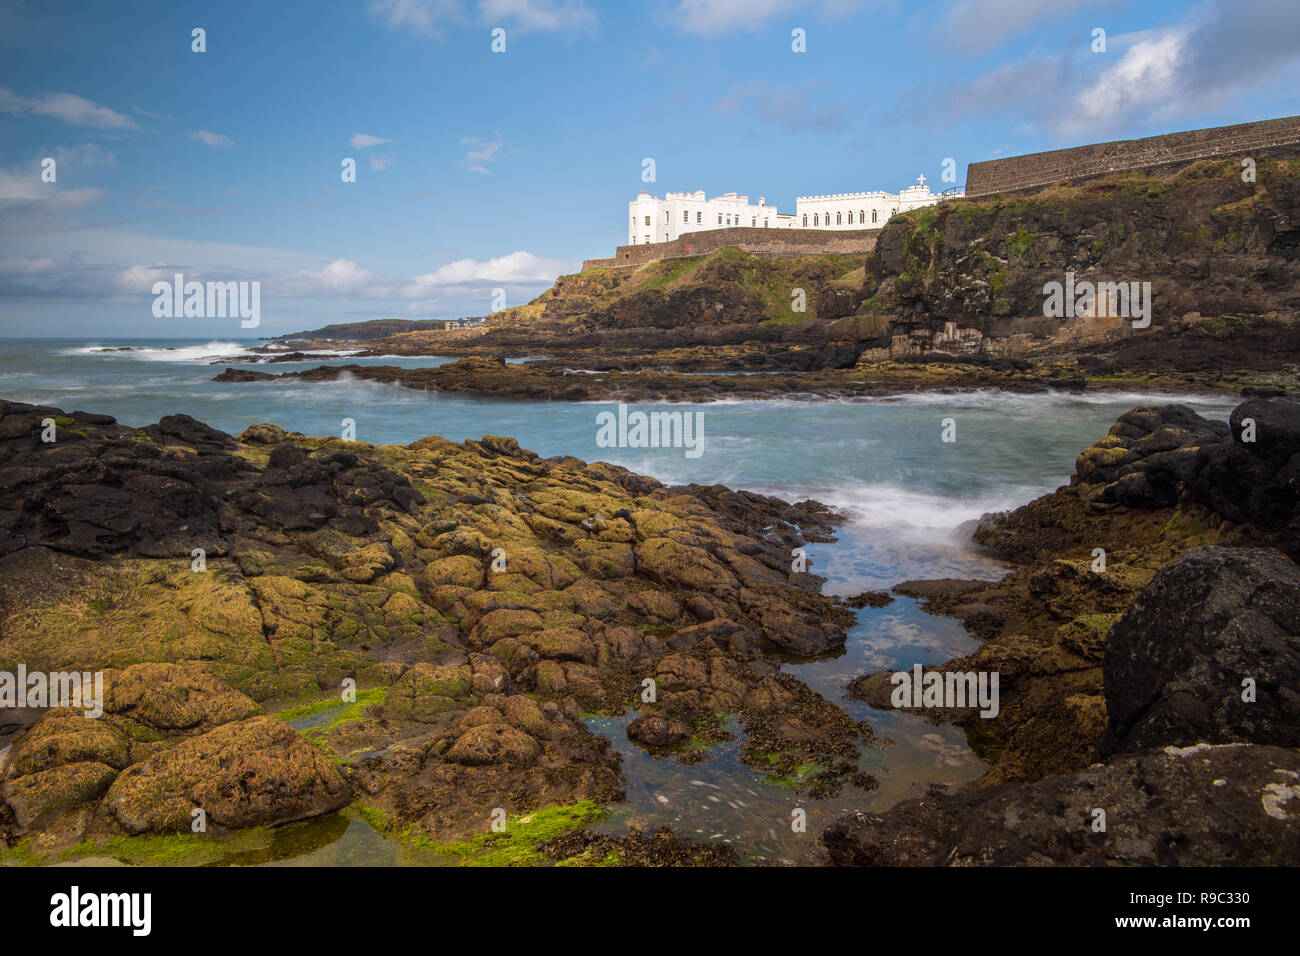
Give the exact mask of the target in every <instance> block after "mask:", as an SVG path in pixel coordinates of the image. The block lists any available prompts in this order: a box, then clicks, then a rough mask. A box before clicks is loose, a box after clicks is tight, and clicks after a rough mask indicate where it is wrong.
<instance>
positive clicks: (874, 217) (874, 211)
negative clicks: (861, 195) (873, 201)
mask: <svg viewBox="0 0 1300 956" xmlns="http://www.w3.org/2000/svg"><path fill="white" fill-rule="evenodd" d="M871 221H872V222H875V221H876V210H875V209H873V210H871Z"/></svg>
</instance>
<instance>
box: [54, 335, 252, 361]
mask: <svg viewBox="0 0 1300 956" xmlns="http://www.w3.org/2000/svg"><path fill="white" fill-rule="evenodd" d="M250 349H251V346H248V345H244V344H241V343H239V342H222V341H218V340H213V341H211V342H208V343H207V344H206V345H176V346H154V347H150V346H142V345H137V346H113V345H83V346H79V347H77V348H70V349H60V350H59V354H60V355H97V356H113V357H118V358H129V359H135V360H136V361H140V362H211V361H213V360H214V359H229V358H237V357H240V356H245V355H255V353H253V352H251V351H250Z"/></svg>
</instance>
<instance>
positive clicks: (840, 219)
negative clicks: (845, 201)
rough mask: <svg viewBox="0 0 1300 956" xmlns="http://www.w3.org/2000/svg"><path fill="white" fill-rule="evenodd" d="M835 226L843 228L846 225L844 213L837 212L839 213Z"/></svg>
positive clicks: (836, 216)
mask: <svg viewBox="0 0 1300 956" xmlns="http://www.w3.org/2000/svg"><path fill="white" fill-rule="evenodd" d="M835 225H837V226H842V225H844V216H843V214H842V213H838V212H837V213H836V214H835Z"/></svg>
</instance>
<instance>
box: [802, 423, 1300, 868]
mask: <svg viewBox="0 0 1300 956" xmlns="http://www.w3.org/2000/svg"><path fill="white" fill-rule="evenodd" d="M1297 421H1298V418H1297V407H1296V406H1295V405H1294V404H1292V403H1290V402H1287V401H1279V400H1252V401H1249V402H1245V403H1243V404H1242V405H1240V406H1238V408H1237V409H1236V410H1234V412H1233V413H1232V416H1231V424H1230V425H1221V424H1219V423H1213V422H1209V421H1206V420H1205V419H1203V418H1201V417H1200V416H1198V415H1196V414H1195V413H1193V412H1192V411H1191V410H1190V409H1187V408H1185V407H1181V406H1168V407H1164V408H1143V409H1136V410H1134V411H1132V412H1129V413H1127V414H1126V415H1124V416H1122V417H1121V418H1120V420H1119V421H1118V422H1117V423H1116V425H1115V426H1114V427H1113V428H1112V429H1111V432H1110V434H1109V435H1108V436H1107V437H1106V438H1105V439H1103V440H1102V441H1100V442H1098V443H1097V444H1095V445H1093V446H1092V447H1090V448H1089V449H1087V450H1086V451H1084V453H1083V454H1082V455H1080V457H1079V461H1078V465H1077V468H1076V474H1075V477H1074V479H1073V480H1072V482H1071V484H1069V485H1067V486H1065V487H1062V488H1060V489H1058V490H1057V491H1055V492H1053V493H1052V494H1050V495H1046V496H1044V497H1042V498H1039V499H1037V500H1036V501H1034V502H1031V503H1030V504H1028V505H1026V506H1024V507H1023V508H1019V509H1017V510H1016V511H1014V512H1010V513H1008V514H1003V515H991V516H986V517H985V518H984V519H983V520H982V521H981V523H980V525H979V527H978V529H977V530H976V532H975V535H976V538H977V539H978V540H980V541H983V542H984V543H986V544H990V545H994V546H997V547H999V548H1000V549H1001V550H1002V551H1003V552H1004V553H1007V554H1008V555H1010V556H1012V557H1014V558H1015V559H1016V560H1017V561H1019V562H1023V564H1024V566H1023V567H1022V568H1020V569H1018V570H1016V571H1013V572H1012V573H1011V574H1010V575H1008V576H1007V577H1006V578H1004V579H1003V580H1002V581H999V582H996V583H989V582H977V581H965V582H963V581H940V582H909V583H907V584H904V585H900V586H899V587H898V588H897V589H896V590H898V591H900V592H901V593H905V594H911V595H913V596H916V597H921V598H924V599H926V601H927V607H928V609H929V610H932V611H934V612H937V613H943V614H950V615H952V616H955V617H958V618H959V619H961V620H962V621H963V622H964V623H966V625H967V627H968V628H970V629H971V630H972V632H974V633H975V634H977V635H978V636H980V637H982V638H983V639H984V644H983V646H981V647H980V648H979V649H978V650H976V651H975V652H974V653H973V654H971V655H969V656H968V657H966V658H964V659H962V660H959V661H951V662H949V663H948V664H946V665H943V666H942V667H940V668H936V669H937V670H939V671H941V672H968V671H983V672H996V673H999V674H1000V677H1001V710H1000V713H999V715H998V717H997V718H996V719H991V720H985V719H982V718H980V717H979V716H978V714H977V713H976V712H974V711H972V710H969V709H967V710H962V711H956V710H950V711H942V710H938V711H936V710H928V711H921V712H923V713H925V714H926V715H927V716H929V717H930V718H931V719H935V720H947V721H952V722H954V723H959V724H961V725H962V726H963V727H965V729H966V730H967V734H968V739H969V740H970V741H971V744H972V746H974V747H975V748H976V750H977V751H978V752H980V753H981V755H982V756H984V757H985V759H986V760H987V761H988V763H989V770H988V772H987V773H986V775H985V778H984V779H983V780H982V781H981V786H978V787H974V788H970V789H968V790H966V791H964V792H958V793H949V792H944V791H942V790H936V791H934V792H932V793H931V794H930V795H928V796H927V797H925V798H923V799H919V800H911V801H906V802H904V803H902V804H899V805H898V806H896V807H894V808H893V809H891V810H889V811H887V812H886V813H883V814H874V815H873V814H856V815H854V816H852V817H848V818H845V819H843V820H841V821H838V822H837V823H836V824H834V825H833V826H832V827H831V828H830V829H829V830H828V831H827V832H826V834H825V840H826V844H827V846H828V847H829V848H830V850H831V855H832V859H833V861H835V862H838V863H849V864H925V865H946V864H952V865H960V864H1021V863H1046V862H1055V863H1071V864H1094V863H1124V864H1152V865H1154V864H1160V865H1165V864H1190V865H1221V864H1261V865H1262V864H1277V863H1283V862H1291V861H1293V860H1294V858H1295V854H1296V852H1297V849H1300V834H1298V831H1300V816H1298V815H1297V814H1296V813H1295V811H1294V810H1291V809H1288V806H1287V804H1288V801H1290V800H1291V799H1292V798H1293V797H1295V796H1300V773H1297V769H1298V768H1297V765H1296V762H1295V761H1296V752H1297V751H1296V749H1295V748H1296V747H1297V745H1300V735H1298V734H1297V727H1300V720H1298V719H1297V718H1298V717H1300V695H1298V694H1297V691H1296V686H1297V683H1298V678H1300V637H1297V635H1300V571H1297V568H1296V565H1295V564H1294V563H1293V561H1292V560H1291V559H1290V558H1288V557H1287V556H1286V555H1285V554H1283V553H1281V552H1280V551H1278V550H1272V549H1266V548H1260V547H1251V546H1252V545H1258V544H1261V543H1273V544H1276V545H1277V546H1278V547H1283V548H1286V549H1287V550H1288V551H1290V552H1292V553H1293V554H1294V551H1295V546H1296V540H1297V539H1296V537H1295V535H1294V529H1295V527H1296V519H1297V504H1298V502H1297V496H1296V491H1297V485H1296V481H1295V478H1294V476H1295V475H1296V474H1297V471H1296V466H1297V461H1300V459H1297V453H1296V444H1295V437H1294V436H1295V434H1296V431H1297V429H1296V423H1297ZM1261 425H1267V432H1268V435H1269V437H1268V439H1267V440H1266V441H1265V440H1262V439H1261V435H1262V434H1263V433H1262V432H1260V431H1259V428H1260V426H1261ZM1250 438H1253V439H1254V440H1253V441H1252V440H1249V439H1250ZM1228 545H1231V546H1228ZM1098 549H1100V550H1098ZM927 670H929V668H927ZM889 690H890V685H889V682H888V675H887V674H873V675H865V676H863V677H861V678H858V679H857V680H855V681H854V682H853V683H852V684H851V685H850V694H851V695H853V696H857V697H860V698H863V699H866V700H868V701H870V702H872V703H873V704H874V705H875V706H878V707H889V706H891V702H890V697H889ZM1096 760H1104V761H1105V762H1104V763H1100V764H1099V763H1095V761H1096ZM1293 806H1300V804H1294V805H1293ZM1096 811H1101V812H1104V815H1105V816H1104V819H1105V821H1106V828H1105V829H1100V828H1098V829H1094V827H1093V824H1094V822H1095V821H1096V820H1098V819H1101V818H1100V817H1098V816H1096Z"/></svg>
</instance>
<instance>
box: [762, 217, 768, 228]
mask: <svg viewBox="0 0 1300 956" xmlns="http://www.w3.org/2000/svg"><path fill="white" fill-rule="evenodd" d="M763 228H764V229H766V228H767V220H766V219H764V220H763Z"/></svg>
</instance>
